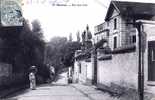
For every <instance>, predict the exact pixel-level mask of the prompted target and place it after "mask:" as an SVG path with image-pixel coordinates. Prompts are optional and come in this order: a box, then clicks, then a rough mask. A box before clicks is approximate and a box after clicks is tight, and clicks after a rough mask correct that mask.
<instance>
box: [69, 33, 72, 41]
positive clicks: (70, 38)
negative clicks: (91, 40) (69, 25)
mask: <svg viewBox="0 0 155 100" xmlns="http://www.w3.org/2000/svg"><path fill="white" fill-rule="evenodd" d="M69 41H70V42H72V41H73V37H72V33H70V34H69Z"/></svg>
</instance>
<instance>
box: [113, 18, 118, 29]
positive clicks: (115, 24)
mask: <svg viewBox="0 0 155 100" xmlns="http://www.w3.org/2000/svg"><path fill="white" fill-rule="evenodd" d="M116 28H117V19H116V18H115V19H114V29H116Z"/></svg>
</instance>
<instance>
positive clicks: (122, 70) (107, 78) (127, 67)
mask: <svg viewBox="0 0 155 100" xmlns="http://www.w3.org/2000/svg"><path fill="white" fill-rule="evenodd" d="M137 53H138V52H131V53H123V54H113V55H112V59H110V60H102V61H98V74H97V78H98V83H100V84H104V85H107V86H110V85H111V84H112V83H114V84H117V85H120V86H122V87H128V88H137V84H138V83H137V82H138V81H137V79H138V54H137Z"/></svg>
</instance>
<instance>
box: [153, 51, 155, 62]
mask: <svg viewBox="0 0 155 100" xmlns="http://www.w3.org/2000/svg"><path fill="white" fill-rule="evenodd" d="M152 61H155V52H154V50H152Z"/></svg>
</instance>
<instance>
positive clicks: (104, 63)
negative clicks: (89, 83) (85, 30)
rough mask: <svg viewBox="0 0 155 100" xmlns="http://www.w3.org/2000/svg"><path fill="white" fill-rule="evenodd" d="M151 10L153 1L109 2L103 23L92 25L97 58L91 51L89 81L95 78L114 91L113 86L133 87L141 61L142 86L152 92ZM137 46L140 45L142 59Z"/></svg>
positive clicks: (153, 29)
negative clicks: (140, 41)
mask: <svg viewBox="0 0 155 100" xmlns="http://www.w3.org/2000/svg"><path fill="white" fill-rule="evenodd" d="M148 6H149V7H148ZM154 10H155V4H152V3H138V2H124V1H111V3H110V5H109V8H108V11H107V14H106V17H105V22H104V23H102V24H100V25H97V26H95V37H94V43H95V45H94V48H95V50H96V56H97V57H96V58H94V57H95V56H94V55H95V53H92V56H91V57H92V60H91V63H92V64H91V65H92V67H91V69H92V70H91V72H92V80H94V78H95V80H96V83H97V84H96V85H97V86H98V87H99V88H104V89H111V90H114V91H116V92H117V89H119V92H123V91H125V89H130V88H132V89H135V90H137V89H138V75H139V65H140V62H141V64H142V65H144V69H143V71H144V89H145V91H147V92H151V93H152V92H153V93H155V90H154V89H153V86H154V85H155V82H154V81H155V77H154V76H155V75H154V73H155V69H154V67H153V66H154V54H155V53H154V50H155V34H154V32H155V21H154V20H155V19H154V18H155V13H154V12H153V11H154ZM138 22H139V23H141V27H140V29H141V34H142V38H141V39H142V45H140V43H139V34H140V33H139V30H138V27H137V26H138V24H137V23H138ZM103 40H104V41H103ZM139 47H142V48H141V50H142V55H143V57H142V58H143V59H142V60H141V59H140V58H139V55H140V53H139V52H140V50H139ZM94 59H96V60H94ZM139 61H140V62H139ZM75 64H76V61H75ZM81 66H83V65H81ZM77 69H78V68H77ZM75 70H76V69H75ZM85 73H87V72H85ZM122 87H123V89H122ZM124 87H125V88H124ZM120 89H122V91H121V90H120Z"/></svg>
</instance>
